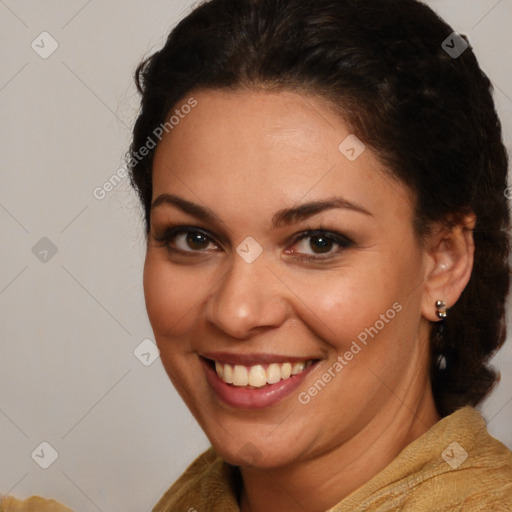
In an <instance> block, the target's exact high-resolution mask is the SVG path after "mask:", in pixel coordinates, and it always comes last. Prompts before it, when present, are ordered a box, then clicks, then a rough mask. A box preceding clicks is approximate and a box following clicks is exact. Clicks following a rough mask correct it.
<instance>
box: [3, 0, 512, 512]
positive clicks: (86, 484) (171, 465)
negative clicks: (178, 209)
mask: <svg viewBox="0 0 512 512" xmlns="http://www.w3.org/2000/svg"><path fill="white" fill-rule="evenodd" d="M428 3H429V4H430V5H431V6H432V7H433V8H434V9H435V10H437V11H438V12H439V13H440V14H441V15H442V16H443V17H445V18H446V20H447V21H448V22H449V23H451V24H452V26H453V27H454V28H455V30H457V31H459V32H462V33H464V34H466V35H467V36H468V37H469V39H470V42H471V44H472V45H473V47H474V48H475V51H476V54H477V57H478V58H479V60H480V62H481V65H482V67H483V69H484V70H485V71H486V72H487V73H488V74H489V76H490V78H491V80H492V81H493V83H494V85H495V88H496V90H495V99H496V103H497V106H498V110H499V112H500V115H501V119H502V121H503V124H504V138H505V143H506V145H507V147H508V148H509V151H510V148H512V100H511V98H512V65H511V54H510V48H512V31H511V30H510V27H511V25H512V0H500V1H498V0H431V1H429V2H428ZM192 4H193V3H192V2H190V1H187V0H181V1H180V0H167V1H164V0H161V1H157V0H151V1H136V0H130V1H120V0H108V1H107V0H103V1H100V0H89V1H87V0H68V1H63V0H60V1H57V0H41V1H36V0H0V34H1V35H0V38H1V43H0V64H1V65H0V105H1V116H0V140H1V141H2V152H1V158H0V166H1V187H0V226H1V244H2V265H1V270H0V311H1V321H0V339H1V356H0V454H1V455H0V495H1V494H13V495H16V496H18V497H28V496H30V495H32V494H40V495H43V496H48V497H53V498H55V499H58V500H60V501H62V502H63V503H65V504H67V505H68V506H70V507H72V508H74V509H75V510H76V511H84V512H88V511H91V512H95V511H98V510H99V511H103V512H114V511H119V510H123V511H127V512H132V511H133V512H136V511H148V510H150V509H151V507H152V505H154V503H155V502H156V501H157V500H158V498H159V497H160V496H161V495H162V494H163V492H164V491H165V490H166V489H167V487H168V486H169V485H170V484H171V483H172V482H173V481H174V480H175V479H176V478H177V476H178V475H179V474H180V473H181V472H182V471H183V470H184V469H185V467H186V466H187V465H188V463H189V462H191V461H192V459H193V458H194V457H195V456H196V455H197V454H199V453H200V452H201V451H202V450H203V449H205V448H206V447H207V446H208V442H207V440H206V438H205V436H204V434H203V433H202V432H201V431H200V429H199V427H198V426H197V425H196V423H195V421H194V420H193V418H192V417H191V415H190V414H189V412H188V410H187V409H186V408H185V406H184V405H183V404H182V403H181V400H180V398H179V397H178V396H177V394H176V392H175V391H174V389H173V388H172V386H171V384H170V383H169V381H168V379H167V376H166V375H165V372H164V370H163V368H162V365H161V362H160V359H158V358H157V359H156V360H155V361H154V362H153V363H152V364H151V365H149V366H145V365H144V364H143V363H146V364H148V361H147V360H148V359H149V360H150V361H151V360H152V359H153V357H154V354H153V352H151V350H150V351H149V355H147V353H148V350H147V347H149V348H151V346H152V345H147V346H146V345H143V346H142V348H141V349H139V352H138V353H139V357H140V359H142V362H141V360H140V359H138V358H137V357H136V356H135V355H134V350H136V348H137V347H138V346H139V345H140V343H141V342H142V341H143V340H145V339H151V340H152V332H151V328H150V325H149V323H148V321H147V317H146V312H145V307H144V300H143V291H142V265H143V259H144V251H143V247H144V238H143V231H142V222H141V217H140V210H139V207H138V205H137V201H136V199H135V196H134V194H133V193H132V192H131V191H130V188H129V186H128V183H127V179H126V178H125V179H123V180H121V183H119V185H118V186H117V187H115V189H114V190H112V191H110V192H109V193H107V194H106V197H105V198H104V199H102V200H100V199H97V198H95V197H94V195H93V191H94V190H95V189H96V188H97V187H101V186H102V185H103V184H104V183H105V182H106V181H107V180H108V179H109V178H110V177H111V176H112V175H114V174H116V172H117V171H118V169H119V168H120V167H121V166H122V165H123V153H124V151H125V150H126V148H127V147H128V144H129V140H130V127H131V125H132V123H133V121H134V119H135V115H136V112H137V109H138V97H137V95H136V93H135V90H134V86H133V83H132V75H133V71H134V70H135V67H136V65H137V63H138V62H139V60H140V59H141V58H142V57H144V56H145V55H148V54H150V53H151V52H152V51H154V50H156V49H158V48H159V47H160V46H161V45H162V44H163V42H164V40H165V37H166V35H167V33H168V32H169V30H170V28H171V27H172V26H173V25H174V24H175V23H176V22H177V20H179V19H181V18H182V17H183V16H184V15H185V14H186V13H188V12H189V10H190V6H191V5H192ZM42 32H48V33H49V34H50V35H51V37H52V38H53V39H54V40H55V41H56V42H57V44H58V48H57V50H56V51H55V52H54V53H53V54H51V55H50V56H49V57H47V58H46V59H43V58H42V57H41V56H40V53H42V54H43V55H45V53H44V52H49V51H50V50H51V48H52V47H51V44H55V43H52V41H51V40H50V39H49V37H48V36H40V34H41V33H42ZM41 39H43V41H42V42H41ZM33 41H35V43H34V45H38V46H36V48H37V50H38V52H39V53H37V52H36V51H35V50H34V49H33V48H32V47H31V44H32V42H33ZM440 129H442V130H446V136H447V137H449V136H450V127H440ZM43 238H46V239H48V240H49V241H51V242H49V241H48V240H46V239H45V240H42V241H41V239H43ZM34 247H35V249H33V248H34ZM55 248H56V249H57V252H56V253H55V254H53V253H52V250H53V251H55ZM45 251H48V252H45ZM509 316H510V315H509ZM146 343H148V342H146ZM141 353H144V354H146V355H144V356H141V355H140V354H141ZM495 364H496V366H498V367H499V368H500V369H501V370H502V373H503V375H502V380H501V383H500V384H499V386H498V388H497V390H496V391H495V392H494V393H493V395H492V396H491V397H490V399H488V400H487V401H486V402H485V404H484V406H483V408H482V411H483V413H484V415H485V417H486V419H487V420H488V425H489V429H490V431H491V432H492V433H493V434H494V435H495V436H496V437H498V438H499V439H500V440H502V441H503V442H504V443H506V444H507V445H508V446H509V447H512V427H511V425H512V385H511V383H512V344H511V343H509V344H508V347H507V348H505V349H503V350H502V351H501V352H500V353H499V354H498V356H497V358H496V359H495ZM42 442H47V443H49V445H51V447H52V448H53V449H54V450H55V451H56V452H57V453H58V457H57V458H56V460H55V461H54V462H53V463H52V464H51V465H50V466H49V467H48V469H43V468H42V467H41V466H44V465H45V464H48V463H49V462H51V461H52V458H54V456H55V454H53V453H52V448H49V447H48V446H46V445H42V446H41V443H42ZM52 455H53V456H52Z"/></svg>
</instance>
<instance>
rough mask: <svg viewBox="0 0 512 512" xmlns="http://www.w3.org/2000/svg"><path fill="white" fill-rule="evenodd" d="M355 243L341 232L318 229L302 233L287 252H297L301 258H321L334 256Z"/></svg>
mask: <svg viewBox="0 0 512 512" xmlns="http://www.w3.org/2000/svg"><path fill="white" fill-rule="evenodd" d="M353 245H354V242H352V240H350V239H349V238H347V237H346V236H343V235H341V234H339V233H335V232H330V231H322V230H316V231H307V232H305V233H301V234H300V235H299V236H298V237H297V239H296V241H295V243H294V245H293V248H292V249H291V251H287V252H291V253H293V254H296V255H297V257H299V258H304V259H308V260H315V259H317V260H321V259H327V258H329V257H331V256H332V257H334V256H336V255H338V254H339V253H340V252H342V251H343V250H344V249H348V248H349V247H352V246H353Z"/></svg>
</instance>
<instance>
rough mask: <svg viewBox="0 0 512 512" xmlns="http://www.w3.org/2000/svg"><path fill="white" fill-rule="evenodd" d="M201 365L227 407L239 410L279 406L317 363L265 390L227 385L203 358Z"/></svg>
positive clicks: (269, 385)
mask: <svg viewBox="0 0 512 512" xmlns="http://www.w3.org/2000/svg"><path fill="white" fill-rule="evenodd" d="M201 363H202V365H203V368H204V369H205V372H206V378H207V379H208V382H209V383H210V386H211V387H212V388H213V390H214V391H215V392H216V393H217V395H218V396H219V398H220V399H221V400H222V401H223V402H224V403H226V404H227V405H230V406H231V407H236V408H238V409H263V408H264V407H270V406H271V405H274V404H277V403H278V402H280V401H281V400H284V399H285V398H286V397H288V396H289V395H290V394H291V393H293V391H295V389H297V388H298V387H299V385H300V384H301V382H302V381H303V380H304V379H305V377H306V375H307V374H308V373H309V372H310V371H311V370H312V369H313V368H314V367H315V366H316V363H313V364H312V365H311V366H308V367H307V368H306V369H305V370H304V371H303V372H301V373H299V374H298V375H292V376H291V377H290V378H288V379H284V380H281V381H279V382H276V383H275V384H268V385H267V386H265V387H263V388H254V389H247V388H242V387H237V386H232V385H230V384H226V383H225V382H224V381H223V380H222V379H221V378H220V377H219V376H218V375H217V372H216V371H215V370H214V369H213V368H212V367H211V366H210V364H209V363H208V362H207V361H206V360H204V359H203V358H201Z"/></svg>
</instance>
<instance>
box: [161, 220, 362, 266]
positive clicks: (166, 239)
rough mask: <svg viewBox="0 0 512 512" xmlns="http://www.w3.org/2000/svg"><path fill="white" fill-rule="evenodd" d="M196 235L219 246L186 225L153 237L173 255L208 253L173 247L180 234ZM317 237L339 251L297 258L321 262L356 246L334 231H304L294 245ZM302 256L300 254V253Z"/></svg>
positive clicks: (205, 235)
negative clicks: (324, 239)
mask: <svg viewBox="0 0 512 512" xmlns="http://www.w3.org/2000/svg"><path fill="white" fill-rule="evenodd" d="M191 233H196V234H200V235H202V236H204V237H205V238H206V239H207V240H206V241H208V242H211V243H213V244H215V245H217V246H218V244H217V243H216V242H215V241H214V239H213V237H212V236H211V235H209V234H208V233H207V232H206V231H203V230H201V229H198V228H196V227H192V226H184V225H177V224H176V225H168V226H166V227H165V228H164V229H163V230H161V231H160V232H159V233H155V234H154V235H153V239H154V240H155V241H156V242H157V243H158V244H159V245H160V246H162V247H165V248H166V249H167V250H168V251H169V252H171V253H180V254H194V253H202V252H206V251H205V250H197V251H193V250H190V251H183V250H182V249H176V248H173V247H171V242H172V240H173V239H174V238H175V237H176V236H177V235H180V234H191ZM315 237H324V238H326V239H328V240H329V241H331V242H333V243H335V244H337V245H338V246H339V248H338V250H336V251H334V252H328V253H327V254H326V256H313V257H312V256H306V257H304V256H301V257H297V256H295V258H297V259H300V260H304V261H308V262H318V261H321V260H326V259H330V258H332V257H334V256H336V255H338V254H339V253H340V252H342V251H343V250H344V249H348V248H350V247H352V246H353V245H354V242H353V241H352V240H351V239H349V238H348V237H346V236H344V235H342V234H340V233H336V232H334V231H329V230H326V229H322V228H320V229H307V230H306V231H303V232H301V233H298V234H297V235H295V236H294V238H293V242H292V245H295V244H297V243H298V242H300V241H301V240H304V239H306V238H315ZM298 254H300V253H298Z"/></svg>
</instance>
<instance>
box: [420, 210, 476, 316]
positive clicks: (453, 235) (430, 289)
mask: <svg viewBox="0 0 512 512" xmlns="http://www.w3.org/2000/svg"><path fill="white" fill-rule="evenodd" d="M475 223H476V216H475V214H474V213H471V214H468V215H465V216H464V217H463V218H462V219H460V220H459V222H458V223H457V224H455V225H452V226H451V227H448V226H444V227H441V228H440V229H439V230H438V231H437V232H436V234H434V235H432V236H431V239H430V241H429V247H430V248H429V249H427V252H428V257H429V259H430V261H431V265H430V269H429V270H428V273H427V275H426V278H425V293H424V296H423V302H422V307H421V309H422V314H423V316H424V317H425V318H426V319H427V320H430V321H431V322H437V321H439V317H438V316H437V314H436V301H438V300H440V301H443V302H445V303H446V307H447V308H451V307H452V306H453V305H454V304H455V303H456V302H457V300H458V299H459V297H460V295H461V294H462V292H463V291H464V288H466V285H467V284H468V282H469V278H470V277H471V271H472V270H473V260H474V253H475V244H474V241H473V230H474V228H475Z"/></svg>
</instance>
